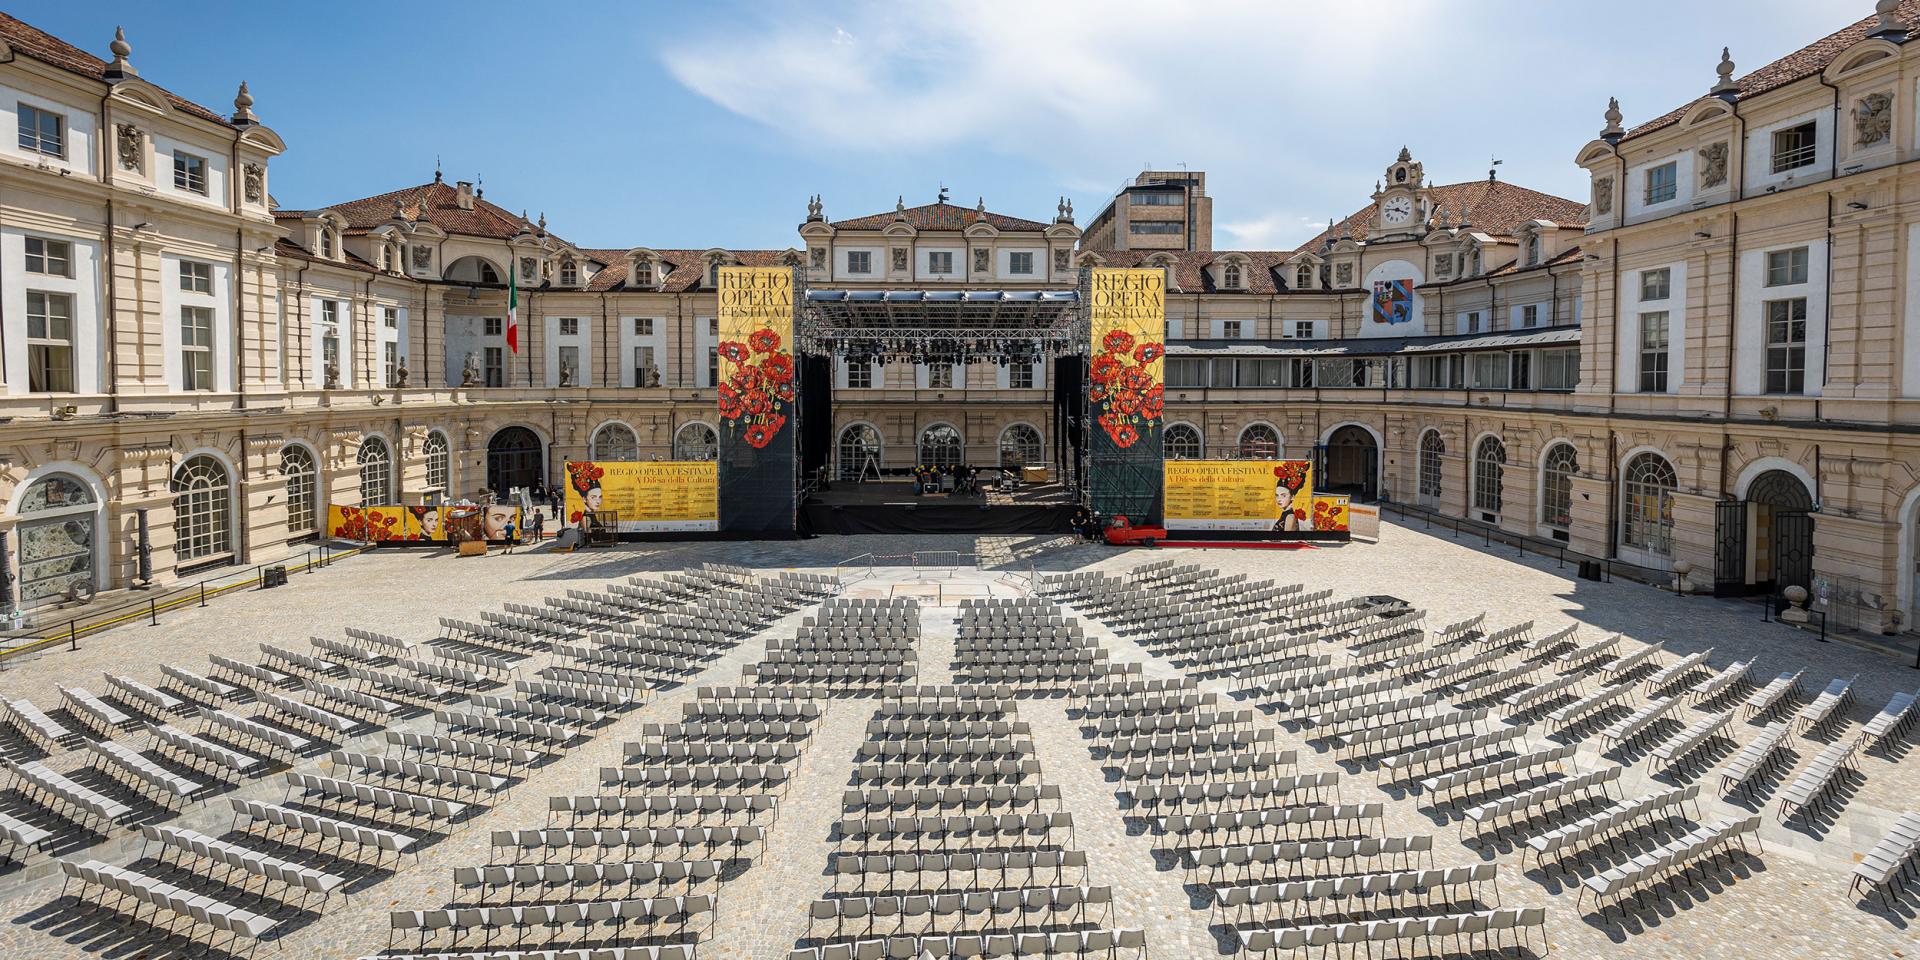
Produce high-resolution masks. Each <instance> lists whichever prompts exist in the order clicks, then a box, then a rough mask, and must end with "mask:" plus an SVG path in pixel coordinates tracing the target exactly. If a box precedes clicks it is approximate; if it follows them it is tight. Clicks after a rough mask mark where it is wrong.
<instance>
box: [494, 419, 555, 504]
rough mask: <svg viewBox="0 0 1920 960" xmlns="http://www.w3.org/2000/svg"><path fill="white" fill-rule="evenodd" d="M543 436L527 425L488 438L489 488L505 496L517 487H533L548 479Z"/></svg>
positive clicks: (502, 431) (500, 495) (495, 493)
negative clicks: (543, 450) (542, 445)
mask: <svg viewBox="0 0 1920 960" xmlns="http://www.w3.org/2000/svg"><path fill="white" fill-rule="evenodd" d="M545 467H546V457H545V456H544V455H543V454H542V450H541V444H540V437H539V436H538V435H536V434H535V433H534V432H533V431H532V430H529V429H527V428H526V427H507V428H505V429H502V430H500V431H498V432H496V433H495V434H494V435H493V437H492V438H491V439H489V440H488V441H487V489H488V490H491V491H493V493H494V496H496V497H504V496H506V495H507V492H508V491H510V490H512V489H513V488H515V487H520V488H523V489H531V488H532V487H533V485H534V484H535V483H537V482H541V481H543V480H545V478H546V469H545Z"/></svg>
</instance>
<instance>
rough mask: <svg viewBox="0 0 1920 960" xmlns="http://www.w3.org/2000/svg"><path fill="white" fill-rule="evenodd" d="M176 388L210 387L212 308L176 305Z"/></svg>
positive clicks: (197, 388) (211, 375)
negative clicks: (177, 338)
mask: <svg viewBox="0 0 1920 960" xmlns="http://www.w3.org/2000/svg"><path fill="white" fill-rule="evenodd" d="M180 389H182V390H212V389H213V308H212V307H181V308H180Z"/></svg>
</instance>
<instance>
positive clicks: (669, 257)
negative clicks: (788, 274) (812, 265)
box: [581, 249, 787, 293]
mask: <svg viewBox="0 0 1920 960" xmlns="http://www.w3.org/2000/svg"><path fill="white" fill-rule="evenodd" d="M581 252H583V253H585V254H586V255H587V256H589V257H592V258H594V259H595V260H602V257H603V256H604V257H605V259H604V260H602V262H604V263H606V265H607V266H606V268H605V269H603V270H601V271H600V272H598V273H596V274H594V275H593V279H592V280H590V281H588V283H587V289H588V290H591V291H594V292H600V291H609V290H625V289H627V251H626V250H608V249H593V250H583V251H581ZM653 252H654V253H655V254H657V255H658V256H659V260H658V261H657V262H658V263H661V264H664V265H665V266H666V267H667V268H668V270H667V276H666V282H665V283H662V284H661V285H660V287H659V291H660V292H662V293H687V292H691V291H696V290H702V289H707V287H706V281H707V254H708V253H709V252H710V251H709V250H657V249H656V250H654V251H653ZM786 252H787V251H785V250H728V251H726V254H727V256H728V257H730V258H732V262H733V263H735V264H737V265H739V266H743V267H777V266H780V265H781V262H780V258H781V257H782V256H783V255H785V254H786Z"/></svg>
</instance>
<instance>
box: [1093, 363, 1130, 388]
mask: <svg viewBox="0 0 1920 960" xmlns="http://www.w3.org/2000/svg"><path fill="white" fill-rule="evenodd" d="M1125 366H1126V365H1125V364H1124V363H1122V362H1121V361H1120V360H1118V359H1116V358H1114V357H1095V358H1094V359H1093V382H1094V383H1112V382H1113V378H1114V377H1117V376H1119V375H1120V371H1121V370H1122V369H1124V368H1125Z"/></svg>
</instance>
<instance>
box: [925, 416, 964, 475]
mask: <svg viewBox="0 0 1920 960" xmlns="http://www.w3.org/2000/svg"><path fill="white" fill-rule="evenodd" d="M961 445H962V444H961V440H960V431H958V430H956V429H954V428H953V427H951V426H948V425H947V424H944V423H936V424H934V425H933V426H931V427H928V428H927V429H925V430H923V431H921V432H920V462H921V463H922V464H924V465H926V466H929V467H957V466H959V465H960V448H961Z"/></svg>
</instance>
